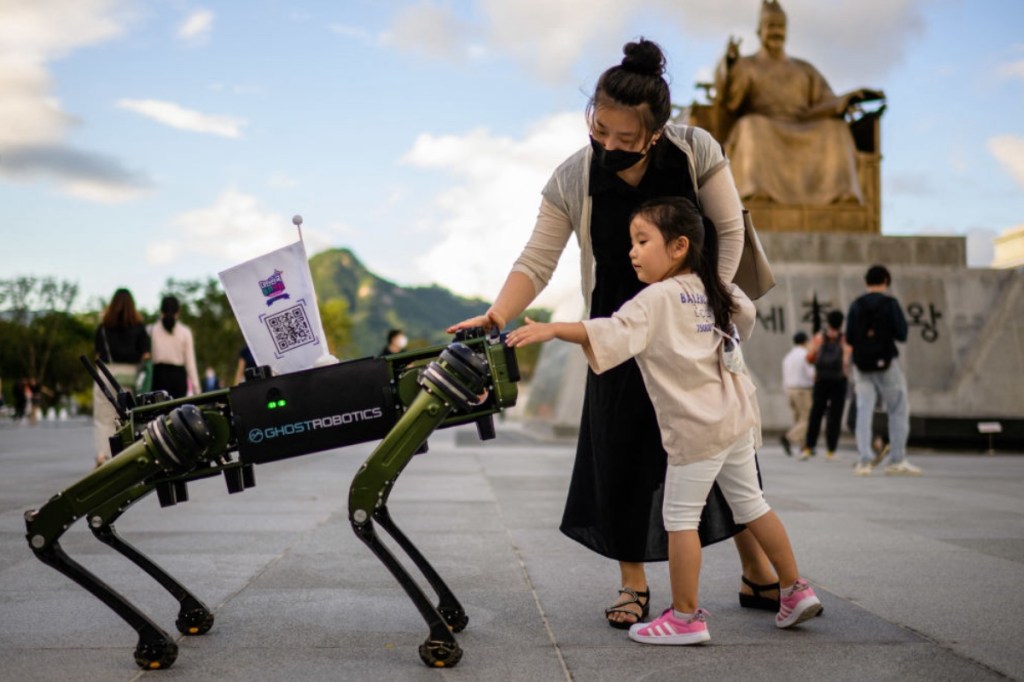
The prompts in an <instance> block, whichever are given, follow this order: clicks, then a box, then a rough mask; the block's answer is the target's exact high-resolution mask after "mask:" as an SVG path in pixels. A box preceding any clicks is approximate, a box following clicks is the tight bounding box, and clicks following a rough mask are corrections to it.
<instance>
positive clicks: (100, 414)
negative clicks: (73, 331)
mask: <svg viewBox="0 0 1024 682" xmlns="http://www.w3.org/2000/svg"><path fill="white" fill-rule="evenodd" d="M94 346H95V349H96V358H98V359H99V360H102V361H103V362H104V363H105V364H106V365H107V368H108V369H109V370H110V373H111V374H113V375H114V378H115V379H117V380H118V383H120V384H121V386H122V388H125V389H127V390H129V391H130V390H133V389H134V388H135V377H136V375H137V374H138V369H139V364H140V363H142V362H143V361H144V360H146V359H147V358H148V357H149V349H150V344H149V334H147V333H146V328H145V327H144V326H143V325H142V316H141V315H139V312H138V310H136V308H135V299H134V298H133V297H132V294H131V292H130V291H128V290H127V289H118V290H117V291H115V292H114V296H113V298H111V299H110V304H109V305H108V306H107V309H106V310H105V311H104V313H103V319H102V320H101V321H100V326H99V327H98V328H97V329H96V337H95V341H94ZM116 417H117V412H116V411H115V410H114V406H113V405H111V404H110V401H108V400H107V398H106V396H104V395H103V391H101V390H100V387H99V385H98V384H94V385H93V388H92V421H93V426H94V427H95V428H94V431H93V441H94V445H95V450H96V466H99V465H101V464H103V463H104V462H105V461H107V457H108V455H109V453H110V437H111V436H113V435H114V420H115V418H116Z"/></svg>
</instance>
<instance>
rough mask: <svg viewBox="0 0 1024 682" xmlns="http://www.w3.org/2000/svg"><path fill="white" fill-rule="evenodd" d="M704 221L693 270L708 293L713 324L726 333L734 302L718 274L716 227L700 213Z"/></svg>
mask: <svg viewBox="0 0 1024 682" xmlns="http://www.w3.org/2000/svg"><path fill="white" fill-rule="evenodd" d="M701 220H702V221H703V223H704V248H703V249H701V252H700V256H699V257H698V258H697V259H696V267H695V268H694V272H696V273H697V276H699V277H700V281H701V282H703V283H704V290H705V291H707V294H708V306H710V308H711V311H712V312H713V313H714V315H715V325H716V326H717V327H718V328H719V329H721V330H722V331H723V332H725V333H726V334H731V333H732V312H733V311H734V310H735V309H736V302H735V301H733V298H732V295H731V294H730V293H729V290H728V289H727V288H726V286H725V282H723V281H722V277H721V275H719V274H718V229H717V228H716V227H715V224H714V222H712V221H711V219H710V218H708V217H707V216H706V215H703V214H701Z"/></svg>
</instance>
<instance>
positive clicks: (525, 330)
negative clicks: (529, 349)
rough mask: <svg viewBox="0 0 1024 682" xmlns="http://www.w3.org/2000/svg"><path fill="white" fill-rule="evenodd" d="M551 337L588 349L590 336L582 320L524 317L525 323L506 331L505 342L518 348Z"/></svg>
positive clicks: (548, 339)
mask: <svg viewBox="0 0 1024 682" xmlns="http://www.w3.org/2000/svg"><path fill="white" fill-rule="evenodd" d="M551 339H560V340H562V341H568V342H569V343H575V344H578V345H580V346H583V349H584V350H588V349H589V346H590V338H589V337H588V336H587V329H586V327H584V326H583V323H582V322H534V321H533V320H531V319H530V318H526V324H524V325H523V326H522V327H518V328H517V329H513V330H512V331H510V332H509V333H508V339H507V343H508V345H509V346H512V347H513V348H520V347H522V346H527V345H529V344H531V343H543V342H545V341H550V340H551Z"/></svg>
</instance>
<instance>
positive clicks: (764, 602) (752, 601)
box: [740, 575, 779, 611]
mask: <svg viewBox="0 0 1024 682" xmlns="http://www.w3.org/2000/svg"><path fill="white" fill-rule="evenodd" d="M740 577H741V578H742V579H743V584H744V585H746V586H747V587H749V588H750V589H751V590H753V592H754V594H743V593H742V592H740V606H742V607H743V608H745V609H761V610H762V611H778V610H779V598H778V597H776V598H775V599H772V598H771V597H765V596H763V595H762V594H761V592H768V591H769V590H779V584H778V583H777V582H775V583H771V584H768V585H758V584H757V583H753V582H751V581H749V580H747V576H745V575H741V576H740Z"/></svg>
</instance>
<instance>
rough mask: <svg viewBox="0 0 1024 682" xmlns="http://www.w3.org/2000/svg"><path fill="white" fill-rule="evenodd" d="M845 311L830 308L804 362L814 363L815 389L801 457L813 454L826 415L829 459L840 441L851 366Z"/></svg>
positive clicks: (830, 459) (805, 457)
mask: <svg viewBox="0 0 1024 682" xmlns="http://www.w3.org/2000/svg"><path fill="white" fill-rule="evenodd" d="M843 319H844V315H843V313H842V312H841V311H839V310H833V311H831V312H829V314H828V315H827V316H826V318H825V322H826V326H825V329H823V330H821V331H820V332H818V333H817V334H815V335H814V339H813V340H812V341H811V349H810V350H809V351H807V362H809V363H810V364H812V365H814V389H813V393H812V397H811V416H810V418H809V420H808V423H807V436H806V437H805V439H804V450H803V455H802V456H801V458H800V459H801V460H802V461H805V462H806V461H807V460H808V459H810V458H811V457H813V456H814V454H815V453H814V448H816V447H817V445H818V434H819V433H820V432H821V420H822V418H823V417H824V418H825V420H826V421H825V447H826V448H828V449H827V451H826V454H825V457H826V459H827V460H828V461H830V462H831V461H832V460H834V459H835V456H836V447H838V445H839V431H840V429H841V428H842V425H843V407H845V406H846V386H847V379H846V378H847V374H848V367H849V366H850V347H849V346H848V345H847V344H846V339H845V338H844V336H843V331H842V330H843Z"/></svg>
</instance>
